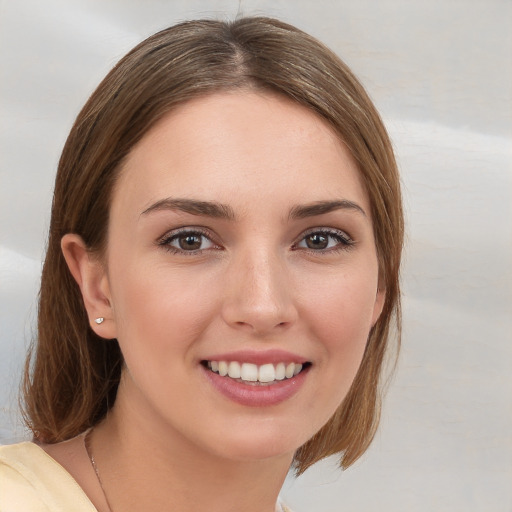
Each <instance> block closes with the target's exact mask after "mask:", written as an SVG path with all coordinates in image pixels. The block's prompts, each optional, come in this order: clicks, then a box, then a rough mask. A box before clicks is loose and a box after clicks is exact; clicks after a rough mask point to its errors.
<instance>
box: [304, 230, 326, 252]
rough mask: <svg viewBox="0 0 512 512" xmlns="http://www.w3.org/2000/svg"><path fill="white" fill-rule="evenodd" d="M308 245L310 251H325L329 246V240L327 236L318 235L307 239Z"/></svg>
mask: <svg viewBox="0 0 512 512" xmlns="http://www.w3.org/2000/svg"><path fill="white" fill-rule="evenodd" d="M306 245H307V246H308V247H309V248H310V249H325V248H326V247H327V245H328V240H327V237H326V236H324V235H320V234H318V233H316V234H313V235H309V236H308V237H307V239H306Z"/></svg>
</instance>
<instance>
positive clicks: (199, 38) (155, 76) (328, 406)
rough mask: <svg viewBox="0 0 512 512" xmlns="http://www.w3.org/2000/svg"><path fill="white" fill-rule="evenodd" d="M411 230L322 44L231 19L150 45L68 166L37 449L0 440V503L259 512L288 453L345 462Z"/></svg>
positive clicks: (351, 93) (84, 120) (264, 511)
mask: <svg viewBox="0 0 512 512" xmlns="http://www.w3.org/2000/svg"><path fill="white" fill-rule="evenodd" d="M402 238H403V220H402V210H401V199H400V189H399V180H398V175H397V171H396V165H395V161H394V157H393V152H392V149H391V145H390V142H389V139H388V137H387V134H386V131H385V129H384V127H383V125H382V122H381V121H380V118H379V116H378V114H377V112H376V111H375V108H374V107H373V105H372V103H371V102H370V100H369V98H368V97H367V95H366V93H365V92H364V90H363V88H362V86H361V85H360V84H359V83H358V82H357V80H356V79H355V78H354V76H353V75H352V74H351V72H350V71H349V70H348V69H347V67H346V66H345V65H344V64H343V63H342V62H341V61H340V60H339V59H338V58H337V57H336V56H335V55H333V54H332V53H331V52H330V51H329V50H328V49H326V48H325V47H324V46H322V45H321V44H320V43H318V42H317V41H316V40H315V39H313V38H311V37H310V36H308V35H306V34H304V33H303V32H301V31H299V30H297V29H296V28H294V27H291V26H289V25H286V24H284V23H281V22H279V21H276V20H272V19H268V18H245V19H239V20H237V21H235V22H232V23H224V22H220V21H194V22H186V23H182V24H180V25H177V26H175V27H171V28H170V29H167V30H164V31H162V32H160V33H158V34H156V35H154V36H152V37H150V38H149V39H147V40H146V41H144V42H142V43H141V44H140V45H138V46H137V47H136V48H135V49H134V50H132V51H131V52H130V53H129V54H128V55H127V56H126V57H124V58H123V59H122V60H121V61H120V62H119V63H118V64H117V66H116V67H115V68H114V69H113V70H112V71H111V72H110V73H109V75H108V76H107V77H106V78H105V79H104V81H103V82H102V83H101V84H100V86H99V87H98V89H97V90H96V91H95V92H94V94H93V95H92V96H91V98H90V99H89V101H88V102H87V104H86V105H85V107H84V108H83V110H82V111H81V113H80V114H79V116H78V118H77V120H76V122H75V125H74V126H73V128H72V130H71V133H70V135H69V137H68V140H67V142H66V145H65V147H64V151H63V154H62V157H61V160H60V164H59V169H58V174H57V179H56V185H55V194H54V201H53V208H52V218H51V227H50V237H49V243H48V251H47V256H46V260H45V265H44V269H43V275H42V283H41V294H40V305H39V321H38V340H37V345H36V347H35V353H34V358H33V362H32V366H29V365H27V376H26V381H25V404H26V408H25V409H26V418H27V423H28V425H29V426H30V428H31V429H32V431H33V433H34V443H22V444H21V445H16V446H11V447H3V448H2V449H1V450H0V462H1V463H0V475H1V476H2V479H1V481H2V482H4V483H3V484H0V485H2V486H3V487H1V488H0V491H1V492H0V509H2V510H3V508H2V507H4V508H7V509H8V510H61V509H62V510H71V509H72V510H79V511H82V510H84V511H85V510H98V511H99V512H109V511H110V512H113V511H120V510H130V509H133V510H145V511H152V510H159V511H161V510H173V511H181V510H187V511H196V510H197V511H200V510H209V511H216V510H222V511H226V510H233V511H241V510H244V511H261V512H270V511H273V510H275V509H276V502H277V497H278V493H279V489H280V487H281V485H282V483H283V480H284V478H285V476H286V473H287V471H288V469H289V467H290V465H293V466H294V467H295V470H296V472H297V473H301V472H303V471H304V470H305V469H307V468H308V467H309V466H311V465H312V464H314V463H315V462H317V461H318V460H320V459H322V458H324V457H326V456H328V455H331V454H335V453H339V454H340V456H341V465H342V467H348V466H349V465H350V464H352V463H353V462H354V461H355V460H356V459H357V458H358V457H359V456H360V455H361V454H362V453H363V452H364V451H365V450H366V448H367V447H368V445H369V443H370V442H371V439H372V437H373V435H374V432H375V429H376V426H377V423H378V405H379V404H378V389H377V387H378V381H379V375H380V372H381V366H382V362H383V358H384V355H385V353H386V347H387V341H388V332H389V329H390V324H391V321H392V319H393V318H395V320H396V321H397V324H398V327H399V318H400V317H399V284H398V273H399V264H400V253H401V247H402ZM77 484H78V485H77ZM4 504H5V505H4ZM9 507H10V508H9ZM16 507H17V508H16ZM277 507H278V509H279V507H281V505H279V504H278V505H277ZM283 510H284V509H283Z"/></svg>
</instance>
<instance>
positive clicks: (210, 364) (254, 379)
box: [205, 361, 309, 385]
mask: <svg viewBox="0 0 512 512" xmlns="http://www.w3.org/2000/svg"><path fill="white" fill-rule="evenodd" d="M205 366H206V367H207V368H208V369H209V370H211V371H212V372H214V373H217V374H218V375H220V376H221V377H229V378H230V379H234V380H236V381H238V382H244V383H246V384H253V385H258V384H271V383H273V382H275V381H282V380H286V379H291V378H292V377H295V376H297V375H298V374H299V373H300V372H301V371H302V370H303V368H304V367H305V366H309V363H305V364H304V365H302V364H300V363H285V362H280V363H277V364H272V363H267V364H262V365H257V364H253V363H239V362H238V361H205Z"/></svg>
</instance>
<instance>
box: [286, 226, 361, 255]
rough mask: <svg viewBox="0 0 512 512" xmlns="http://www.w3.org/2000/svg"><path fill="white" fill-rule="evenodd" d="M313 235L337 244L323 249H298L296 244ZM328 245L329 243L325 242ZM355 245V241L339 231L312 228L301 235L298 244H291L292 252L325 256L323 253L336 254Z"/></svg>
mask: <svg viewBox="0 0 512 512" xmlns="http://www.w3.org/2000/svg"><path fill="white" fill-rule="evenodd" d="M313 235H320V236H324V237H326V238H327V239H329V238H331V239H334V240H335V241H336V242H337V243H336V245H334V246H332V247H326V248H323V249H312V248H308V247H299V246H298V244H299V243H301V242H305V240H306V239H307V238H308V237H310V236H313ZM327 243H328V244H329V243H330V242H329V241H328V242H327ZM354 245H355V241H354V240H353V239H352V238H351V237H350V236H349V235H348V234H347V233H346V232H345V231H341V230H339V229H332V228H314V229H311V230H309V231H306V232H305V233H303V234H302V235H301V238H300V240H299V241H298V242H296V243H295V244H293V247H292V248H293V250H306V251H308V252H309V253H312V254H319V253H320V254H322V253H323V254H325V253H330V254H332V253H337V252H339V251H346V250H348V249H350V248H351V247H352V246H354Z"/></svg>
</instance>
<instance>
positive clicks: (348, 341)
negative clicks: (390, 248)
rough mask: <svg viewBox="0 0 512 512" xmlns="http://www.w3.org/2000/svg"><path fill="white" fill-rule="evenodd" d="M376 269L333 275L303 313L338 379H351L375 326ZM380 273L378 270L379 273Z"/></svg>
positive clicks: (316, 293) (314, 295)
mask: <svg viewBox="0 0 512 512" xmlns="http://www.w3.org/2000/svg"><path fill="white" fill-rule="evenodd" d="M372 275H373V272H352V273H350V272H347V273H346V274H341V275H337V276H330V278H329V279H327V280H325V281H324V286H323V287H322V288H321V289H318V290H317V291H316V292H315V293H311V294H309V296H308V302H307V305H306V306H305V308H304V311H303V315H304V316H307V318H308V320H306V321H307V323H308V324H309V326H310V328H311V329H313V330H314V332H313V336H314V338H316V339H317V340H318V341H319V342H320V343H321V345H322V347H323V349H324V350H325V352H326V355H327V358H326V359H327V360H328V361H330V362H331V363H334V364H331V366H330V367H331V368H332V370H333V372H334V373H335V372H336V371H337V370H340V369H343V372H341V371H340V372H339V374H338V378H339V379H342V380H344V377H346V380H347V381H351V379H352V378H353V376H355V373H356V372H357V369H358V367H359V364H360V362H361V359H362V356H363V352H364V349H365V346H366V342H367V339H368V335H369V332H370V329H371V327H372V323H373V322H372V321H373V314H374V308H375V301H376V296H377V280H376V279H373V278H372ZM375 275H376V272H375Z"/></svg>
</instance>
